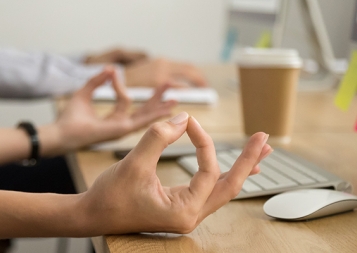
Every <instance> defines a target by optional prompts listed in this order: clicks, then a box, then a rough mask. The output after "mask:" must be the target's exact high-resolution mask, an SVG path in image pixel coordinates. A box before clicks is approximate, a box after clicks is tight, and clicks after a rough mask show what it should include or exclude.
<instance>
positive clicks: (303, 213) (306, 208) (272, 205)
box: [263, 189, 357, 220]
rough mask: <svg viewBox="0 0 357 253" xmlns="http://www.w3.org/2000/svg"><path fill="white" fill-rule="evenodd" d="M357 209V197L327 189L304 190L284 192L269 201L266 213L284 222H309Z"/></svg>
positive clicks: (265, 209)
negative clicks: (309, 220)
mask: <svg viewBox="0 0 357 253" xmlns="http://www.w3.org/2000/svg"><path fill="white" fill-rule="evenodd" d="M354 208H357V196H355V195H352V194H349V193H346V192H340V191H335V190H327V189H303V190H295V191H289V192H284V193H281V194H278V195H275V196H273V197H272V198H270V199H268V200H267V201H266V202H265V204H264V207H263V209H264V212H265V213H266V214H267V215H269V216H271V217H274V218H278V219H284V220H308V219H314V218H319V217H323V216H327V215H332V214H337V213H342V212H347V211H351V210H353V209H354Z"/></svg>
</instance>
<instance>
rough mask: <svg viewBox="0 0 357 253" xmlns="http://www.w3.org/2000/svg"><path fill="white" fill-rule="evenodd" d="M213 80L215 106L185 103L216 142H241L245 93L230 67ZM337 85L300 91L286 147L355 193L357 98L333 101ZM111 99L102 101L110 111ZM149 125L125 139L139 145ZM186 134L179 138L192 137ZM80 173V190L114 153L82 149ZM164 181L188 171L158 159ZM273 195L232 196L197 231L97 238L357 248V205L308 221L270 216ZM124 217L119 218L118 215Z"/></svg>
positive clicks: (200, 245) (154, 247) (110, 244)
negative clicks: (345, 107)
mask: <svg viewBox="0 0 357 253" xmlns="http://www.w3.org/2000/svg"><path fill="white" fill-rule="evenodd" d="M204 70H205V71H206V73H207V76H208V79H209V80H210V82H211V83H212V85H213V86H215V87H216V88H217V89H218V91H219V94H220V97H221V99H220V101H219V103H218V105H217V106H214V107H208V106H187V105H186V106H179V107H178V108H177V109H175V112H179V111H182V110H185V111H187V112H188V113H189V114H191V115H194V116H195V118H196V119H197V120H198V121H199V122H200V123H201V125H202V126H203V128H204V129H206V131H208V132H209V133H210V134H211V136H212V137H213V139H214V140H215V141H228V142H230V143H233V144H236V145H239V144H241V143H242V136H243V134H242V123H241V113H240V107H239V97H238V95H237V92H236V89H235V87H234V86H232V85H231V84H230V83H229V80H230V78H234V77H235V69H234V68H233V67H232V66H221V67H211V68H210V67H207V68H205V69H204ZM334 93H335V92H334V91H321V92H299V93H298V99H297V108H296V117H295V125H294V133H293V136H292V142H291V143H290V144H289V145H286V146H285V148H286V149H288V150H291V151H293V152H295V153H296V154H298V155H300V156H302V157H304V158H306V159H308V160H310V161H312V162H314V163H316V164H318V165H320V166H321V167H323V168H325V169H326V170H328V171H330V172H333V173H335V174H337V175H338V176H340V177H341V178H344V179H346V180H348V181H349V182H351V183H352V185H353V187H354V190H353V192H354V194H357V133H356V132H353V124H354V122H355V120H356V117H357V100H356V99H355V100H354V101H353V104H352V108H351V109H350V110H349V112H341V111H339V110H338V109H337V108H336V107H335V106H334V104H333V98H334ZM107 107H108V105H102V104H98V110H99V111H100V112H103V113H104V112H105V111H106V108H107ZM142 133H143V132H139V133H136V134H134V135H131V136H129V137H127V138H124V139H123V140H122V141H121V142H120V143H119V145H121V146H122V147H129V146H133V145H135V143H136V142H137V141H138V140H139V138H140V136H141V134H142ZM187 141H188V140H187V138H183V139H182V140H180V142H187ZM77 159H78V164H79V170H77V171H75V178H76V181H77V183H78V185H79V186H80V188H81V189H82V190H85V189H86V188H87V187H88V186H90V185H91V184H92V183H93V182H94V180H95V178H96V177H97V176H98V175H99V174H100V173H101V172H102V171H103V170H105V169H106V168H107V167H109V166H110V165H111V164H113V163H114V162H116V159H115V158H114V157H113V154H112V152H94V151H81V152H78V153H77ZM157 174H158V176H159V178H160V180H161V182H162V183H163V184H164V185H169V186H171V185H177V184H185V183H188V182H189V180H190V176H189V175H188V174H187V173H186V172H185V171H183V170H182V169H181V168H180V167H179V166H178V165H177V164H176V163H175V162H160V163H159V165H158V168H157ZM266 199H267V197H261V198H255V199H246V200H236V201H231V202H230V203H228V204H227V205H225V206H224V207H222V208H221V209H219V210H218V211H217V212H215V213H213V214H212V215H210V216H209V217H207V218H206V219H205V220H204V221H203V222H202V223H201V224H200V225H199V226H198V227H197V228H196V229H195V230H194V231H193V232H192V233H190V234H188V235H175V234H167V233H163V234H137V235H119V236H116V235H112V236H105V237H98V238H94V239H93V241H94V242H95V246H96V250H97V251H98V252H357V211H355V212H348V213H345V214H341V215H336V216H331V217H327V218H323V219H317V220H311V221H307V222H280V221H276V220H274V219H271V218H269V217H267V216H266V215H265V214H264V212H263V209H262V207H263V204H264V202H265V201H266ZM119 218H120V217H119Z"/></svg>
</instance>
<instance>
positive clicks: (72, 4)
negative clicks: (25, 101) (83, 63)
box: [0, 0, 356, 253]
mask: <svg viewBox="0 0 357 253" xmlns="http://www.w3.org/2000/svg"><path fill="white" fill-rule="evenodd" d="M248 1H250V5H252V4H253V5H254V4H255V5H256V7H257V8H256V9H254V8H253V9H254V10H242V9H239V8H236V5H235V4H236V3H238V2H239V0H237V1H236V0H215V1H207V0H195V1H192V0H141V1H139V0H76V1H73V0H31V1H23V0H1V1H0V47H14V48H17V49H21V50H41V51H50V52H55V53H61V54H78V53H85V52H88V51H100V50H103V49H107V48H111V47H115V46H120V47H124V48H128V49H141V50H145V51H147V52H148V53H149V54H151V55H152V56H165V57H169V58H173V59H176V60H185V61H191V62H193V63H197V64H210V63H219V62H222V50H223V48H224V46H225V45H226V44H227V32H228V31H229V29H234V31H235V32H236V37H235V41H234V47H244V46H254V45H255V44H256V42H257V40H259V37H260V36H261V34H262V33H263V32H264V31H267V30H271V29H272V26H273V25H274V15H272V12H271V11H269V10H267V9H264V8H263V9H262V8H261V6H262V2H264V1H266V2H272V1H274V0H248ZM304 2H305V1H304V0H290V1H289V8H288V13H287V20H286V29H285V32H284V35H283V40H282V46H283V47H293V48H297V49H298V50H299V52H300V54H301V55H302V56H303V57H304V58H316V57H317V55H316V54H317V53H316V45H315V44H314V43H315V42H314V38H312V36H313V35H312V33H311V24H309V19H308V15H307V13H306V9H304V4H305V3H304ZM318 2H319V4H320V7H321V11H322V14H323V19H324V22H325V25H326V28H327V30H328V34H329V39H330V42H331V45H332V48H333V52H334V54H335V57H336V58H348V54H349V38H350V36H351V25H352V15H353V10H354V6H355V2H356V1H355V0H343V1H336V0H319V1H318ZM268 9H269V8H268ZM228 60H230V61H234V57H233V59H232V57H231V58H230V59H228ZM68 243H69V244H68V248H69V251H68V252H77V253H81V252H89V251H90V250H89V241H88V239H71V241H70V242H68ZM57 245H58V240H57V239H22V240H16V241H15V245H14V248H13V250H12V251H11V252H12V253H20V252H27V253H30V252H57V250H58V247H57Z"/></svg>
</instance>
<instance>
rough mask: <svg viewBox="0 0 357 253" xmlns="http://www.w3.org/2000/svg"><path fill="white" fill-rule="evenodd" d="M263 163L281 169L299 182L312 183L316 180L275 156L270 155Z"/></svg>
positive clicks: (284, 173)
mask: <svg viewBox="0 0 357 253" xmlns="http://www.w3.org/2000/svg"><path fill="white" fill-rule="evenodd" d="M262 163H264V164H266V165H268V166H270V167H271V168H273V169H276V170H279V171H280V172H281V173H283V175H285V176H286V177H289V178H291V179H292V180H294V181H296V182H298V183H299V184H303V185H306V184H312V183H314V182H316V181H315V180H313V179H312V178H309V177H307V176H305V175H304V174H302V173H300V172H299V171H296V170H294V169H293V168H292V167H290V166H289V165H287V164H284V163H281V162H280V161H278V160H274V159H273V158H271V157H269V156H268V157H267V158H265V159H264V160H263V161H262Z"/></svg>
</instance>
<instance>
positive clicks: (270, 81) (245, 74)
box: [238, 49, 301, 144]
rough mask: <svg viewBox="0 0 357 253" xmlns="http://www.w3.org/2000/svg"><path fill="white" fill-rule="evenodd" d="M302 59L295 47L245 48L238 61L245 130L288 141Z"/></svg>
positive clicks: (277, 141) (271, 140) (281, 141)
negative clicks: (292, 48)
mask: <svg viewBox="0 0 357 253" xmlns="http://www.w3.org/2000/svg"><path fill="white" fill-rule="evenodd" d="M300 68H301V60H300V58H299V56H298V54H297V52H296V51H295V50H288V49H246V50H243V51H242V52H241V53H240V58H239V62H238V71H239V79H240V82H239V85H240V93H241V101H242V109H243V121H244V132H245V134H246V135H247V136H250V135H252V134H254V133H256V132H261V131H262V132H265V133H267V134H269V135H270V136H269V139H270V142H274V143H277V144H279V143H282V144H283V143H289V142H290V140H291V131H292V128H293V119H294V111H295V98H296V89H297V83H298V77H299V72H300Z"/></svg>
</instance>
